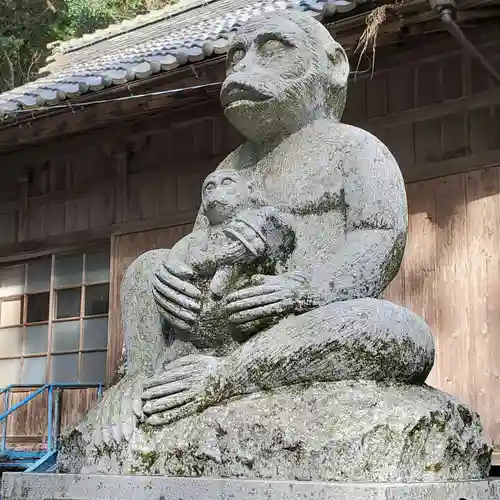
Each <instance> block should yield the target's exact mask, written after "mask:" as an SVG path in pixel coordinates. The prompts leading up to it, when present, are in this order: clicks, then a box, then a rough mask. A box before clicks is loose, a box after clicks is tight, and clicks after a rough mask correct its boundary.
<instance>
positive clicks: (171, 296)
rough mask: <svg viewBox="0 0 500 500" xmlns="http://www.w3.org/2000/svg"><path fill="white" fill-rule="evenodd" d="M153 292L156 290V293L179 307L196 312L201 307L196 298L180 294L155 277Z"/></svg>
mask: <svg viewBox="0 0 500 500" xmlns="http://www.w3.org/2000/svg"><path fill="white" fill-rule="evenodd" d="M153 292H156V293H157V294H158V295H160V296H161V297H163V298H165V299H167V300H170V301H171V302H175V303H176V304H177V305H179V306H180V307H183V308H184V309H188V310H189V311H193V312H197V311H199V310H200V309H201V306H200V303H199V302H198V301H197V300H193V299H190V298H189V297H186V296H185V295H182V294H181V293H179V292H178V291H176V290H174V289H173V288H170V287H169V286H167V285H165V284H164V283H163V282H162V281H161V280H159V279H158V278H156V277H155V278H154V279H153Z"/></svg>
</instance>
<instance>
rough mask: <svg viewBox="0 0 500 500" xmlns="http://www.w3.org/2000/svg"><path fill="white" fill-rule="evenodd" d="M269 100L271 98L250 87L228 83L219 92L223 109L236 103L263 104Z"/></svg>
mask: <svg viewBox="0 0 500 500" xmlns="http://www.w3.org/2000/svg"><path fill="white" fill-rule="evenodd" d="M269 99H271V96H269V95H267V94H264V93H262V92H259V91H258V90H256V89H254V88H253V87H251V86H250V85H245V84H242V83H233V82H230V83H228V84H227V86H225V87H223V88H222V91H221V96H220V100H221V104H222V106H223V107H224V108H226V107H227V106H230V105H231V104H234V103H236V102H241V101H247V102H263V101H268V100H269Z"/></svg>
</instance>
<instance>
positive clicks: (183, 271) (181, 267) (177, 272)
mask: <svg viewBox="0 0 500 500" xmlns="http://www.w3.org/2000/svg"><path fill="white" fill-rule="evenodd" d="M164 266H165V268H166V270H167V271H168V272H169V273H170V274H172V275H173V276H175V277H176V278H179V279H181V280H186V279H192V278H194V276H195V273H194V271H193V269H192V268H191V266H188V265H187V264H186V263H185V262H180V261H177V260H174V261H167V262H165V263H164Z"/></svg>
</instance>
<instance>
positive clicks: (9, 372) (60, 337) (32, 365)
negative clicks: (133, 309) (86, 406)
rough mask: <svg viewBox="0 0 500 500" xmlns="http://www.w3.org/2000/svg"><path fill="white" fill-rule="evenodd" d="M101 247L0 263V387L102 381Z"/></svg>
mask: <svg viewBox="0 0 500 500" xmlns="http://www.w3.org/2000/svg"><path fill="white" fill-rule="evenodd" d="M109 270H110V256H109V249H99V250H96V251H92V252H85V253H84V252H72V253H61V254H55V255H52V256H48V257H42V258H39V259H34V260H29V261H26V262H23V263H21V264H15V265H8V266H2V267H0V387H5V386H6V385H8V384H33V385H38V384H44V383H46V382H70V383H78V382H81V383H99V382H104V381H105V376H106V356H107V344H108V312H109V272H110V271H109Z"/></svg>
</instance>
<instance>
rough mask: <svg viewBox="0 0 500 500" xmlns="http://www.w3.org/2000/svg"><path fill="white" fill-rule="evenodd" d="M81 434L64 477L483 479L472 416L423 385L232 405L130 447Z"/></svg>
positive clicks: (146, 434)
mask: <svg viewBox="0 0 500 500" xmlns="http://www.w3.org/2000/svg"><path fill="white" fill-rule="evenodd" d="M92 441H93V440H92V436H91V429H86V428H85V426H84V425H83V426H81V427H80V428H78V429H76V430H75V431H74V432H73V434H72V435H70V436H69V437H68V438H66V440H65V445H64V448H63V451H62V452H61V458H60V464H59V466H60V468H61V470H62V471H69V472H81V473H105V474H144V475H150V474H154V475H156V474H162V475H170V476H215V477H244V478H260V479H262V478H265V479H279V480H321V481H338V482H344V481H366V482H372V481H374V482H398V481H399V482H411V481H443V480H468V479H482V478H485V477H487V474H488V469H489V461H490V453H491V450H490V448H489V447H488V446H487V445H486V444H485V442H484V440H483V438H482V437H481V426H480V423H479V420H478V417H477V415H476V414H474V413H472V412H470V411H469V410H468V409H467V408H466V407H465V406H463V405H461V404H460V403H459V402H458V401H456V400H455V399H454V398H452V397H451V396H448V395H446V394H444V393H442V392H440V391H437V390H435V389H432V388H428V387H425V386H422V387H420V386H398V385H387V386H386V385H381V384H376V383H373V382H354V381H353V382H338V383H326V384H325V383H323V384H321V383H320V384H314V385H311V386H309V387H304V386H292V387H288V388H283V389H277V390H274V391H268V392H264V393H260V394H254V395H250V396H245V397H243V398H241V399H235V400H233V401H230V402H228V403H227V404H225V405H223V406H217V407H212V408H209V409H208V410H206V411H204V412H203V413H201V414H199V415H195V416H191V417H187V418H185V419H183V420H181V421H179V422H177V423H175V424H173V425H171V426H168V427H164V428H161V429H159V428H149V429H139V430H137V431H135V432H134V434H133V435H132V436H131V439H130V442H129V443H127V442H125V441H121V442H120V443H119V444H116V443H113V444H112V445H110V446H108V445H106V444H104V443H102V444H101V445H99V446H94V444H93V442H92Z"/></svg>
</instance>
